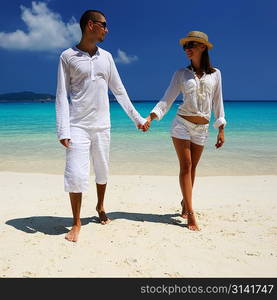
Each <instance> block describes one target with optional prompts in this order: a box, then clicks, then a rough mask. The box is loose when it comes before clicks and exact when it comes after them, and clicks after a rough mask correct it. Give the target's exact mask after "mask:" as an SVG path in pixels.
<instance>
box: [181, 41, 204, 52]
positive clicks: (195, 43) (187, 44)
mask: <svg viewBox="0 0 277 300" xmlns="http://www.w3.org/2000/svg"><path fill="white" fill-rule="evenodd" d="M198 45H200V43H198V42H194V41H190V42H187V43H185V44H184V45H183V49H184V50H186V49H191V48H195V47H197V46H198Z"/></svg>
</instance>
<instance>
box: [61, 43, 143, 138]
mask: <svg viewBox="0 0 277 300" xmlns="http://www.w3.org/2000/svg"><path fill="white" fill-rule="evenodd" d="M109 89H110V90H111V91H112V93H113V94H114V96H115V98H116V100H117V101H118V103H119V104H120V105H121V107H122V108H123V109H124V111H125V112H126V114H127V115H128V116H129V117H130V118H131V119H132V120H133V122H134V123H135V124H136V125H138V124H144V123H145V122H146V120H145V119H144V118H142V117H141V115H140V114H139V113H138V112H137V110H136V109H135V108H134V106H133V104H132V102H131V101H130V99H129V97H128V94H127V92H126V90H125V88H124V86H123V84H122V81H121V79H120V76H119V74H118V71H117V68H116V66H115V63H114V60H113V58H112V55H111V54H110V53H109V52H108V51H105V50H103V49H101V48H99V47H98V49H97V52H96V53H95V55H93V56H90V55H89V53H87V52H84V51H81V50H80V49H78V48H77V47H72V48H69V49H67V50H65V51H64V52H62V54H61V55H60V61H59V68H58V80H57V92H56V127H57V136H58V139H59V140H61V139H70V138H71V137H70V127H71V126H75V127H80V128H92V129H105V128H110V126H111V122H110V104H109V96H108V90H109Z"/></svg>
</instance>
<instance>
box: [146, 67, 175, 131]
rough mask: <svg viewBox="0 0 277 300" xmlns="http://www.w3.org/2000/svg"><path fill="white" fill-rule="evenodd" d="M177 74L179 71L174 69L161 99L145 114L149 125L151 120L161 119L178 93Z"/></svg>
mask: <svg viewBox="0 0 277 300" xmlns="http://www.w3.org/2000/svg"><path fill="white" fill-rule="evenodd" d="M179 76H180V75H179V71H176V72H175V73H174V74H173V76H172V79H171V82H170V85H169V87H168V88H167V90H166V91H165V93H164V95H163V97H162V99H161V100H160V101H159V102H158V103H157V104H156V106H155V107H154V108H153V109H152V111H151V112H150V114H149V115H148V116H147V118H146V120H147V123H148V124H149V125H150V123H151V122H152V121H153V120H161V119H162V118H163V116H164V115H165V114H166V113H167V112H168V110H169V109H170V107H171V105H172V103H173V102H174V101H175V99H176V98H177V96H178V95H179V94H180V91H181V89H180V79H179Z"/></svg>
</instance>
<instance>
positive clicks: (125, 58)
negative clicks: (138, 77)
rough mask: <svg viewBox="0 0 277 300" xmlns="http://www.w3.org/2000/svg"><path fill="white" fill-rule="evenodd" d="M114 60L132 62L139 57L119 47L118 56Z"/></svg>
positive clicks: (125, 62)
mask: <svg viewBox="0 0 277 300" xmlns="http://www.w3.org/2000/svg"><path fill="white" fill-rule="evenodd" d="M114 60H115V62H117V63H120V64H130V63H131V62H133V61H136V60H138V57H137V56H136V55H128V54H127V53H126V52H124V51H122V50H120V49H118V50H117V57H116V58H115V59H114Z"/></svg>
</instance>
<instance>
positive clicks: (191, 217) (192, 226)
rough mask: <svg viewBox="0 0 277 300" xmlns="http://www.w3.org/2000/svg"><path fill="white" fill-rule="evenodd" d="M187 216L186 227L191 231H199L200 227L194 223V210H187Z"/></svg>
mask: <svg viewBox="0 0 277 300" xmlns="http://www.w3.org/2000/svg"><path fill="white" fill-rule="evenodd" d="M187 217H188V229H189V230H193V231H199V230H200V228H199V227H198V225H197V223H196V219H195V215H194V212H193V211H188V212H187Z"/></svg>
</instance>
